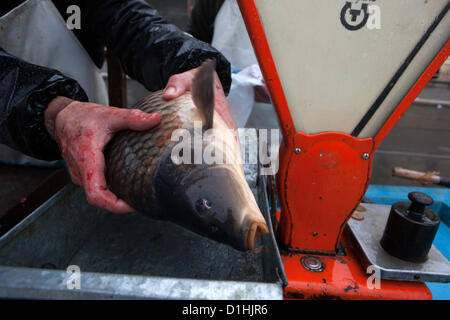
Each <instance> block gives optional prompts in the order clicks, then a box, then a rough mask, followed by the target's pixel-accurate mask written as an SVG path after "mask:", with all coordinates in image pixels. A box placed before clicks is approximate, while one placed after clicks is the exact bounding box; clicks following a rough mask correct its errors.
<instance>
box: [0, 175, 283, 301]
mask: <svg viewBox="0 0 450 320" xmlns="http://www.w3.org/2000/svg"><path fill="white" fill-rule="evenodd" d="M253 182H254V183H253V185H251V186H252V187H253V191H254V193H255V194H256V196H257V201H258V203H259V205H260V207H261V210H262V212H263V214H264V216H265V218H266V220H267V221H268V226H269V228H271V225H272V224H271V223H270V217H269V213H268V203H267V197H266V192H265V187H264V185H265V183H264V179H262V178H261V177H259V178H257V179H256V180H254V181H253ZM71 265H75V266H78V267H79V268H80V271H81V273H80V288H79V289H76V288H75V289H70V287H71V286H70V285H69V286H68V281H70V278H69V277H71V275H72V274H71V273H67V272H66V271H67V268H68V267H69V266H71ZM72 277H73V275H72ZM286 284H287V282H286V276H285V273H284V269H283V265H282V262H281V258H280V255H279V252H278V248H277V246H276V243H275V238H274V236H273V232H272V230H271V233H270V234H269V235H265V236H263V237H261V239H260V248H259V249H257V250H256V251H255V252H248V253H243V252H239V251H237V250H235V249H233V248H231V247H228V246H226V245H223V244H219V243H217V242H215V241H212V240H209V239H206V238H203V237H200V236H198V235H196V234H194V233H192V232H190V231H188V230H185V229H183V228H181V227H179V226H177V225H175V224H173V223H170V222H164V221H157V220H152V219H149V218H146V217H144V216H143V215H141V214H138V213H133V214H127V215H114V214H111V213H109V212H106V211H103V210H100V209H98V208H95V207H92V206H90V205H89V204H87V202H86V201H85V195H84V192H83V190H82V189H81V188H78V187H75V186H73V185H69V186H66V187H65V188H64V189H62V190H61V191H60V192H58V193H57V194H56V195H54V196H53V197H52V198H51V199H49V200H48V201H47V202H46V203H45V204H43V205H42V206H41V207H39V208H38V209H37V210H35V212H33V213H32V214H31V215H30V216H28V217H27V218H26V219H25V220H24V221H22V222H21V223H20V224H19V225H17V226H16V227H15V228H13V229H12V230H10V231H9V232H8V233H7V234H5V235H4V236H3V237H1V238H0V297H8V298H44V299H53V298H56V299H60V298H62V299H65V298H80V299H81V298H82V299H90V298H155V299H282V297H283V287H284V286H285V285H286Z"/></svg>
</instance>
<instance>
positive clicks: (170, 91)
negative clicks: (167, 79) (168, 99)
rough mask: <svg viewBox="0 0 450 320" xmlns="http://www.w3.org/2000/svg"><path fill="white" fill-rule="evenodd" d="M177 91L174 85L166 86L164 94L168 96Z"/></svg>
mask: <svg viewBox="0 0 450 320" xmlns="http://www.w3.org/2000/svg"><path fill="white" fill-rule="evenodd" d="M176 92H177V90H176V89H175V88H174V87H168V88H167V89H166V92H165V94H168V95H170V96H173V95H174V94H175V93H176Z"/></svg>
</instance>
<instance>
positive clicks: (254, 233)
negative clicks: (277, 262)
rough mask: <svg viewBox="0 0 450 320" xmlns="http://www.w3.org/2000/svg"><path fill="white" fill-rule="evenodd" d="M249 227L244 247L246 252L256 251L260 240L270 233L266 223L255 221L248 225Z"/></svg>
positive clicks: (246, 231) (245, 235)
mask: <svg viewBox="0 0 450 320" xmlns="http://www.w3.org/2000/svg"><path fill="white" fill-rule="evenodd" d="M248 225H249V227H248V228H246V230H245V234H244V242H245V243H244V246H245V248H246V250H253V249H255V246H256V244H257V243H258V240H259V238H260V237H261V236H262V235H265V234H267V233H269V228H268V227H267V224H266V222H265V221H258V220H253V221H250V222H249V223H248Z"/></svg>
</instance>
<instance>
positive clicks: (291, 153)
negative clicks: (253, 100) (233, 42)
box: [239, 0, 450, 299]
mask: <svg viewBox="0 0 450 320" xmlns="http://www.w3.org/2000/svg"><path fill="white" fill-rule="evenodd" d="M239 6H240V8H241V12H242V15H243V18H244V20H245V23H246V26H247V29H248V32H249V35H250V38H251V41H252V44H253V47H254V49H255V53H256V55H257V57H258V61H259V64H260V66H261V69H262V71H263V74H264V77H265V80H266V84H267V86H268V88H269V91H270V94H271V98H272V102H273V104H274V106H275V108H276V112H277V114H278V118H279V123H280V127H281V129H282V132H283V145H282V147H281V150H280V157H279V162H280V168H279V171H278V173H277V177H276V178H277V187H278V195H279V200H280V204H281V212H280V214H279V227H278V231H277V238H278V242H279V245H280V248H281V249H282V260H283V263H284V267H285V271H286V274H287V278H288V282H289V284H288V286H287V287H286V288H285V291H284V295H285V298H294V299H296V298H302V299H303V298H305V299H307V298H342V299H431V294H430V292H429V290H428V288H427V286H426V285H425V284H424V283H423V282H420V280H422V279H421V278H419V279H416V280H419V281H403V280H386V279H382V280H381V282H380V283H379V286H378V289H377V288H373V287H372V285H371V283H372V282H370V279H369V278H370V276H371V273H370V272H369V273H368V269H366V265H365V264H364V263H362V260H363V257H362V256H363V255H364V254H363V253H362V250H361V248H360V246H358V245H357V243H358V241H357V240H356V239H355V238H354V233H352V232H349V231H348V230H346V225H347V222H348V220H349V219H350V217H351V216H352V213H353V212H354V210H355V209H356V208H357V207H358V205H359V204H360V202H361V200H362V198H363V195H364V194H365V192H366V190H367V187H368V185H369V179H370V176H371V167H372V159H373V155H374V152H375V150H376V148H377V147H378V146H379V145H380V143H381V141H382V140H383V139H384V138H385V137H386V135H387V134H388V133H389V131H390V130H391V129H392V127H393V126H394V125H395V124H396V122H397V121H398V120H399V118H400V117H401V116H402V114H403V113H404V112H405V111H406V110H407V108H408V107H409V106H410V105H411V103H412V102H413V101H414V99H415V98H416V97H417V96H418V94H419V93H420V92H421V90H422V89H423V88H424V87H425V85H426V84H427V83H428V81H429V80H430V79H431V78H432V76H433V75H434V74H435V73H436V72H437V70H438V69H439V67H440V66H441V65H442V64H443V63H444V61H445V60H446V59H447V58H448V56H449V54H450V41H449V32H450V16H449V13H448V11H449V7H450V2H449V1H448V0H436V1H432V3H431V1H428V2H427V1H425V2H424V1H419V0H417V1H416V0H412V1H409V0H408V1H404V0H401V1H387V0H372V1H367V0H366V1H364V0H363V1H354V0H339V1H328V0H314V1H308V0H300V1H299V0H283V1H271V0H239ZM324 70H326V73H325V72H323V71H324ZM325 74H326V75H325Z"/></svg>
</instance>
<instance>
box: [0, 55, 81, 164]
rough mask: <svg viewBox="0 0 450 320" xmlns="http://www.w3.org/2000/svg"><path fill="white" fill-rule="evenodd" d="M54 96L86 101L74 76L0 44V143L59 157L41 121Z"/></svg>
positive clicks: (31, 153)
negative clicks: (12, 52)
mask: <svg viewBox="0 0 450 320" xmlns="http://www.w3.org/2000/svg"><path fill="white" fill-rule="evenodd" d="M57 96H65V97H68V98H71V99H74V100H80V101H88V99H87V96H86V93H85V92H84V91H83V89H82V88H81V87H80V86H79V85H78V83H77V82H76V81H75V80H73V79H70V78H67V77H65V76H63V75H62V74H61V73H60V72H58V71H56V70H52V69H48V68H44V67H40V66H37V65H33V64H30V63H27V62H25V61H23V60H21V59H19V58H17V57H14V56H12V55H10V54H8V53H7V52H6V51H4V50H3V49H1V48H0V143H2V144H6V145H8V146H9V147H11V148H13V149H16V150H18V151H21V152H23V153H25V154H27V155H29V156H32V157H34V158H38V159H42V160H56V159H61V155H60V152H59V149H58V145H57V144H56V142H55V141H54V140H53V139H52V138H51V136H50V135H49V134H48V132H47V130H46V128H45V124H44V111H45V108H46V107H47V105H48V103H49V102H50V101H51V100H53V98H55V97H57Z"/></svg>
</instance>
